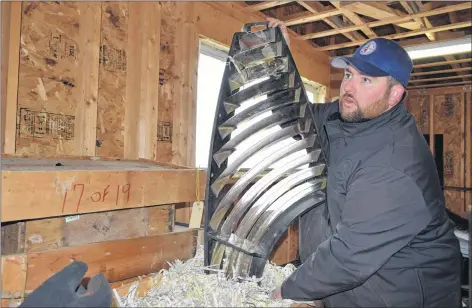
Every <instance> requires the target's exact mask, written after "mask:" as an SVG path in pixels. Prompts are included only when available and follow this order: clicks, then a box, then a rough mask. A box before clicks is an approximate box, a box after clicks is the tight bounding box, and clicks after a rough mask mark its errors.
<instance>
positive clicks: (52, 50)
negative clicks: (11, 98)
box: [16, 2, 100, 155]
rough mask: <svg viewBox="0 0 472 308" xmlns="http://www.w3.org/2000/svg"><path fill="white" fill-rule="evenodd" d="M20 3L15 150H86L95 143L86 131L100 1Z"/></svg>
mask: <svg viewBox="0 0 472 308" xmlns="http://www.w3.org/2000/svg"><path fill="white" fill-rule="evenodd" d="M22 5H23V7H22V23H21V48H20V69H19V75H20V79H19V80H20V81H19V85H18V109H17V128H18V132H17V140H16V152H17V153H35V154H37V155H54V154H79V153H89V152H90V151H92V149H94V148H91V147H90V146H91V145H90V143H91V140H90V138H91V136H90V131H91V127H92V128H94V127H95V121H93V119H94V114H95V116H96V99H97V90H98V89H97V84H96V82H95V80H97V79H96V78H97V72H96V69H94V65H95V63H96V61H94V60H95V59H98V48H99V45H98V39H97V38H99V36H98V35H99V31H98V30H99V29H97V27H98V26H99V21H100V20H99V16H100V11H99V6H97V4H96V3H95V4H88V3H74V2H63V3H58V2H23V3H22ZM96 68H97V69H98V67H96ZM94 111H95V112H94ZM89 125H91V127H89ZM84 129H86V131H85V130H84ZM78 130H79V131H78ZM94 133H95V131H94ZM92 141H94V138H93V140H92ZM93 143H94V142H93ZM93 145H94V144H93ZM78 147H81V148H80V149H79V148H78Z"/></svg>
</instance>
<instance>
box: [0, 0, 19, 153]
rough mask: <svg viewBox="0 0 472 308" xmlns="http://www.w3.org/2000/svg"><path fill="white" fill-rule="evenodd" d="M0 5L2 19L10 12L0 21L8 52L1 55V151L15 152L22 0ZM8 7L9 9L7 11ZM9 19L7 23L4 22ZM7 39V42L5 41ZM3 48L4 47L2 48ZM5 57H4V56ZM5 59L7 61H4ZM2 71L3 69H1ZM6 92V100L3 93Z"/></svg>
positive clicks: (3, 40) (3, 39)
mask: <svg viewBox="0 0 472 308" xmlns="http://www.w3.org/2000/svg"><path fill="white" fill-rule="evenodd" d="M1 5H2V7H4V8H5V9H6V11H5V12H3V10H2V15H3V16H2V20H3V17H4V16H5V15H8V14H10V16H9V18H8V19H5V22H2V29H3V26H7V27H6V28H5V30H6V31H8V33H5V37H3V31H2V42H4V43H7V44H5V45H3V46H7V48H8V52H7V53H6V55H5V56H3V55H2V66H3V65H5V64H7V67H6V71H7V74H6V78H7V79H6V81H5V82H4V83H3V84H2V88H3V85H5V86H6V88H4V89H3V90H2V119H1V120H2V135H3V136H2V137H3V138H2V139H3V142H2V153H10V154H13V153H15V143H16V119H17V101H18V74H19V65H20V31H21V6H22V2H15V1H13V2H10V3H9V5H5V4H4V3H3V2H2V3H1ZM8 9H9V10H10V11H9V12H8ZM8 21H9V23H8V24H6V23H7V22H8ZM6 40H8V42H6ZM4 50H5V49H4ZM4 57H5V58H4ZM6 59H7V63H4V61H5V60H6ZM2 72H4V71H3V69H2ZM4 92H5V93H6V101H4V99H5V97H4V94H3V93H4Z"/></svg>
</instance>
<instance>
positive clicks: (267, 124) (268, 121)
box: [213, 106, 299, 167]
mask: <svg viewBox="0 0 472 308" xmlns="http://www.w3.org/2000/svg"><path fill="white" fill-rule="evenodd" d="M298 108H299V107H298V106H289V107H284V108H281V109H277V110H275V111H273V114H271V115H270V116H268V117H266V118H264V119H262V120H261V121H258V122H256V123H254V124H252V125H251V126H249V127H248V128H246V129H245V130H244V131H242V132H241V133H240V134H238V135H236V136H235V137H234V138H231V139H230V140H229V141H228V142H226V143H225V144H224V145H223V146H222V147H221V148H220V149H219V150H218V151H217V152H216V153H215V154H213V159H214V160H215V162H216V164H217V165H218V167H220V166H221V164H222V163H223V162H224V161H225V160H226V159H227V158H228V156H229V155H231V154H232V153H233V152H234V150H235V148H236V146H237V145H238V144H240V143H241V142H242V141H243V140H245V139H247V138H248V137H250V136H251V135H253V134H255V133H257V132H259V131H261V130H263V129H269V128H271V127H274V126H275V125H279V124H282V123H286V122H291V121H293V120H294V119H295V118H297V117H298Z"/></svg>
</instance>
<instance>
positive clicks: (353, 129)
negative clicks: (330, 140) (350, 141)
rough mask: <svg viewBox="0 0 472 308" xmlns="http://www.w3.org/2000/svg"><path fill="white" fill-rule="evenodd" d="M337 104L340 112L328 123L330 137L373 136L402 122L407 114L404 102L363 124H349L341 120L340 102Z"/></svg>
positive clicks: (330, 118)
mask: <svg viewBox="0 0 472 308" xmlns="http://www.w3.org/2000/svg"><path fill="white" fill-rule="evenodd" d="M337 103H338V111H337V112H335V113H334V114H332V115H331V116H330V117H329V118H328V121H327V122H326V126H327V127H326V128H327V131H328V135H335V136H336V135H338V134H341V135H344V136H350V137H353V136H362V135H368V134H372V133H374V132H376V131H378V130H379V129H382V128H385V127H389V126H391V125H392V124H394V123H398V122H400V120H401V119H402V118H403V116H404V115H406V114H407V110H406V108H405V104H404V101H401V102H400V103H398V104H397V105H396V106H395V107H393V108H392V109H390V110H389V111H387V112H386V113H383V114H381V115H380V116H378V117H376V118H374V119H371V120H368V121H365V122H361V123H348V122H344V121H343V120H342V119H341V114H340V113H339V101H338V102H337Z"/></svg>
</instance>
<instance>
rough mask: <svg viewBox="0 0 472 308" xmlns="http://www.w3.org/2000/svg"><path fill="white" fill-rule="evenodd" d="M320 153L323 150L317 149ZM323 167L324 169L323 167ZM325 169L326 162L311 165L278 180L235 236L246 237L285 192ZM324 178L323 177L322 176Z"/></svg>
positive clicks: (233, 254) (231, 256)
mask: <svg viewBox="0 0 472 308" xmlns="http://www.w3.org/2000/svg"><path fill="white" fill-rule="evenodd" d="M315 152H316V153H317V155H318V157H317V159H318V158H319V154H320V153H321V150H317V151H315ZM321 168H322V169H321ZM323 169H324V164H321V165H318V166H315V167H311V168H309V169H303V170H301V171H298V172H297V173H295V174H292V175H290V176H288V177H287V178H285V179H283V180H282V181H280V182H278V183H277V184H276V185H274V186H273V187H271V188H270V189H269V190H268V191H267V192H265V193H264V194H263V195H262V196H261V197H260V198H259V199H258V200H257V201H256V203H254V205H253V206H252V207H251V208H250V209H249V211H248V212H247V213H246V215H244V217H243V219H242V220H241V222H240V223H239V226H238V229H237V230H236V232H235V236H236V238H238V239H245V238H246V237H247V235H248V234H249V232H250V231H251V229H252V227H253V226H254V225H255V224H256V222H257V220H258V219H259V217H260V216H261V215H262V214H263V213H264V212H265V211H266V210H267V209H268V208H269V207H270V206H271V205H272V203H274V202H275V201H276V200H277V199H278V198H280V197H281V196H282V195H283V194H285V193H286V192H287V191H288V190H290V189H292V188H293V187H295V186H297V185H298V184H300V183H302V182H304V181H306V180H307V179H310V178H312V177H316V176H319V175H320V174H321V173H322V171H323ZM321 180H323V178H321ZM235 254H236V252H232V253H230V254H228V261H229V262H228V263H231V264H233V263H234V261H235V258H236V257H237V256H236V255H235Z"/></svg>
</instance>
